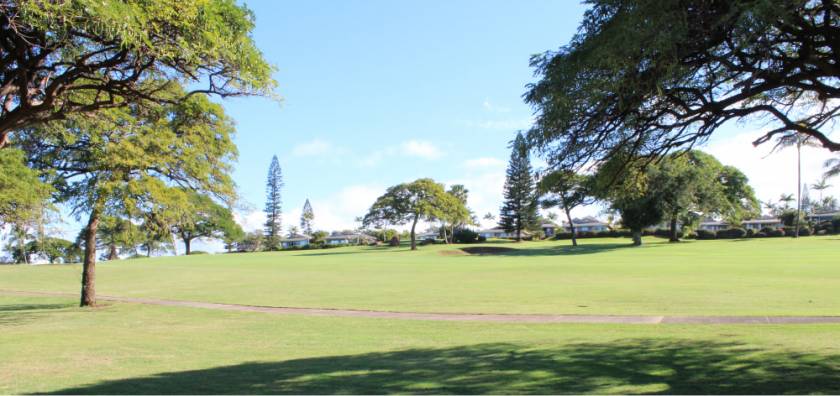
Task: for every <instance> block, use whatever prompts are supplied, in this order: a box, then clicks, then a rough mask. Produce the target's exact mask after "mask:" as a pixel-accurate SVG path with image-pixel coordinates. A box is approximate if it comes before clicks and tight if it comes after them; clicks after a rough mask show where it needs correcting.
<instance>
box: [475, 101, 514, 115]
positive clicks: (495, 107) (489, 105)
mask: <svg viewBox="0 0 840 396" xmlns="http://www.w3.org/2000/svg"><path fill="white" fill-rule="evenodd" d="M481 107H483V108H484V110H487V111H489V112H493V113H510V108H509V107H503V106H499V105H495V104H493V103H492V102H490V99H484V102H482V103H481Z"/></svg>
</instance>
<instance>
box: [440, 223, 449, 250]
mask: <svg viewBox="0 0 840 396" xmlns="http://www.w3.org/2000/svg"><path fill="white" fill-rule="evenodd" d="M440 228H443V243H445V244H447V245H448V244H449V237H448V236H447V235H446V223H443V226H441V227H440Z"/></svg>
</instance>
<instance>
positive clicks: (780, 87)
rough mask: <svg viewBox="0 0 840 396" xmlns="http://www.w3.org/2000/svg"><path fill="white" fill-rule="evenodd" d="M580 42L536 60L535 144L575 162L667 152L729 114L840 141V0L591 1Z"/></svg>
mask: <svg viewBox="0 0 840 396" xmlns="http://www.w3.org/2000/svg"><path fill="white" fill-rule="evenodd" d="M591 5H592V6H591V9H589V10H588V11H587V12H586V14H585V16H584V20H583V22H582V24H581V26H580V29H579V32H578V33H577V34H576V35H575V36H574V38H573V39H572V41H571V42H570V43H569V44H568V45H566V46H564V47H562V48H560V49H559V50H558V51H553V52H547V53H544V54H542V55H538V56H535V57H533V58H532V65H533V67H535V70H536V74H537V76H538V77H539V78H540V80H539V81H538V82H536V83H534V84H532V85H530V86H529V88H528V91H527V92H526V94H525V100H526V102H528V103H529V104H531V105H532V106H533V107H534V109H535V112H536V116H537V119H536V122H535V124H534V126H533V128H532V129H531V130H530V131H529V132H528V140H529V143H530V144H531V145H532V146H533V147H536V148H537V149H538V150H540V152H541V153H543V154H545V155H546V157H547V158H548V160H549V163H550V164H551V165H558V164H559V165H562V168H566V169H577V168H580V167H582V166H585V165H591V164H592V163H593V161H599V160H605V159H607V158H609V157H611V156H614V155H616V154H617V153H618V152H619V151H621V150H628V151H629V152H630V154H631V155H632V156H633V157H658V156H661V155H663V154H664V153H666V152H669V151H671V150H674V149H684V148H689V147H692V146H693V145H694V144H696V143H698V142H702V141H704V140H705V139H707V138H708V137H709V136H710V135H711V134H712V133H714V132H715V131H716V130H717V128H718V127H720V126H721V125H723V124H724V123H726V122H728V121H731V120H741V119H747V118H750V119H760V120H761V121H763V122H765V123H766V124H767V125H772V129H770V130H769V131H766V132H764V133H763V134H762V135H760V136H756V140H755V142H754V144H761V143H764V142H766V141H768V140H771V139H773V138H774V137H775V136H777V135H779V134H784V133H787V132H791V131H794V132H798V133H802V134H804V135H808V136H812V137H813V138H814V139H815V140H817V141H818V142H819V144H820V145H821V146H822V147H825V148H827V149H829V150H832V151H837V150H840V142H837V141H834V140H832V139H831V138H830V137H829V136H828V132H829V131H828V128H830V126H831V125H832V123H833V122H835V121H836V118H837V117H838V111H840V101H837V100H836V99H838V98H840V88H838V76H840V69H838V66H837V58H838V51H840V15H838V13H840V7H838V6H837V3H836V2H835V1H829V0H827V1H808V0H783V1H778V0H752V1H703V0H680V1H664V2H663V1H659V0H593V1H591Z"/></svg>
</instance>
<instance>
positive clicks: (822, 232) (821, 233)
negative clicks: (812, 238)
mask: <svg viewBox="0 0 840 396" xmlns="http://www.w3.org/2000/svg"><path fill="white" fill-rule="evenodd" d="M817 235H828V231H827V230H819V231H817Z"/></svg>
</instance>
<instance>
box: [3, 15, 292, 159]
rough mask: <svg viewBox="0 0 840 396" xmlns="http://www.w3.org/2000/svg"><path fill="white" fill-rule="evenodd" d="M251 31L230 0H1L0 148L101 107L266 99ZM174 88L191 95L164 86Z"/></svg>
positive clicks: (267, 75) (263, 66)
mask: <svg viewBox="0 0 840 396" xmlns="http://www.w3.org/2000/svg"><path fill="white" fill-rule="evenodd" d="M253 28H254V16H253V14H252V13H251V11H250V10H248V9H247V8H245V7H244V6H242V5H239V4H237V2H236V1H234V0H195V1H143V0H73V1H29V0H0V148H3V147H5V146H7V145H8V143H9V136H10V134H12V133H14V131H16V130H20V129H23V128H28V127H32V126H35V125H37V124H39V123H43V122H46V121H51V120H58V119H64V118H67V117H69V116H72V115H74V114H83V113H90V112H93V111H96V110H99V109H105V108H114V107H122V106H126V105H130V104H134V103H138V102H152V103H160V102H162V101H173V100H180V99H183V98H184V97H185V96H187V95H190V94H193V93H207V94H216V95H220V96H232V95H249V94H258V95H272V94H273V90H274V87H275V82H274V81H273V80H272V78H271V73H272V71H273V67H272V66H270V65H269V64H268V63H267V62H266V61H265V60H264V59H263V57H262V54H261V53H260V51H259V50H258V49H257V47H256V46H255V44H254V41H253V39H252V38H251V37H250V33H251V31H252V30H253ZM179 82H180V83H184V84H186V85H189V86H190V87H192V90H191V91H189V92H181V91H175V90H172V89H170V86H171V85H173V84H177V83H179ZM80 137H81V136H80Z"/></svg>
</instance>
